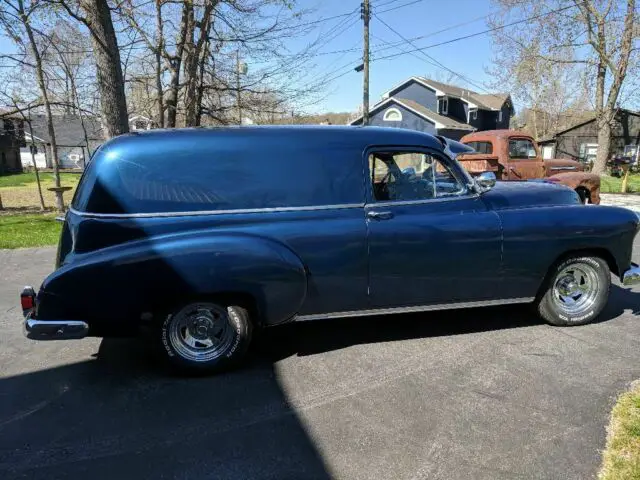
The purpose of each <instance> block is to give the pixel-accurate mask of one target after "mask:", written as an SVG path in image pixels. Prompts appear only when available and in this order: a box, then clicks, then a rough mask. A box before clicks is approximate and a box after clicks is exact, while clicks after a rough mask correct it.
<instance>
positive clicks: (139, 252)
mask: <svg viewBox="0 0 640 480" xmlns="http://www.w3.org/2000/svg"><path fill="white" fill-rule="evenodd" d="M306 291H307V278H306V270H305V267H304V265H303V264H302V261H301V260H300V258H299V257H298V256H297V255H295V254H294V253H293V252H292V251H291V250H290V249H289V248H288V247H287V246H285V245H283V244H281V243H279V242H276V241H274V240H271V239H268V238H263V237H258V236H253V235H246V234H224V235H220V234H215V233H208V232H207V233H203V232H199V234H194V232H190V233H187V234H173V235H164V236H158V237H151V238H147V239H144V240H140V241H135V242H128V243H125V244H121V245H117V246H114V247H109V248H106V249H102V250H97V251H94V252H90V253H86V254H76V255H75V257H74V259H73V261H72V262H71V263H69V264H66V265H64V266H62V267H61V268H59V269H58V270H56V271H55V272H54V273H53V274H51V275H50V276H49V277H48V278H47V279H46V280H45V282H44V283H43V285H42V288H41V291H40V293H39V295H38V312H37V315H38V318H41V319H46V318H51V319H54V318H55V316H59V315H61V314H63V313H64V315H65V318H66V319H76V318H77V319H78V320H85V321H90V322H91V321H92V322H97V323H100V322H108V323H118V322H131V321H136V320H139V319H140V318H141V316H145V315H147V316H148V315H149V313H151V314H153V313H155V312H158V311H161V310H162V309H163V308H166V307H168V306H175V305H176V304H177V303H180V301H181V300H184V299H185V298H193V297H198V298H203V297H211V296H216V295H220V294H242V295H248V296H250V297H251V298H252V299H253V300H254V301H255V303H256V307H257V310H258V312H259V316H260V319H261V322H262V323H264V324H276V323H281V322H283V321H286V320H287V319H288V318H290V317H292V316H293V315H294V314H295V313H297V312H298V310H299V309H300V306H301V305H302V303H303V302H304V299H305V296H306ZM54 299H55V300H54Z"/></svg>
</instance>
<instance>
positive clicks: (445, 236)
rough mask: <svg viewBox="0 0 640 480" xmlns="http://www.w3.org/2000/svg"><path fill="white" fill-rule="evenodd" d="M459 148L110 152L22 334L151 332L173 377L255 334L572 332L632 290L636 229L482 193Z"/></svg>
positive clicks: (329, 145)
mask: <svg viewBox="0 0 640 480" xmlns="http://www.w3.org/2000/svg"><path fill="white" fill-rule="evenodd" d="M453 150H454V149H453V148H452V145H451V144H448V143H447V142H446V141H445V140H444V139H442V138H436V137H433V136H431V135H427V134H423V133H419V132H415V131H408V130H401V129H384V128H374V127H365V128H362V127H248V128H219V129H185V130H172V131H150V132H144V133H133V134H128V135H123V136H120V137H117V138H114V139H112V140H110V141H109V142H107V143H105V144H104V145H102V147H101V148H100V149H99V150H98V151H97V152H96V154H95V156H94V158H93V160H92V162H91V163H90V165H89V166H88V168H87V170H86V172H85V174H84V176H83V177H82V180H81V182H80V185H79V187H78V190H77V192H76V194H75V197H74V199H73V202H72V206H71V208H70V209H69V212H68V213H67V215H66V219H65V222H64V227H63V231H62V235H61V238H60V244H59V249H58V257H57V268H56V270H55V271H54V272H53V273H52V274H51V275H49V276H48V277H47V278H46V279H45V280H44V282H43V283H42V286H41V287H40V290H39V292H38V294H37V296H36V295H35V293H34V290H33V288H31V287H26V288H25V290H24V291H23V292H22V298H21V299H22V306H23V311H24V314H25V320H24V326H25V330H26V335H27V336H28V337H29V338H32V339H35V340H54V339H69V338H81V337H84V336H87V335H90V336H115V335H117V336H122V335H133V334H136V333H138V332H139V330H140V329H141V327H144V328H145V329H150V330H151V331H152V332H153V333H152V334H153V336H154V338H155V340H156V341H157V342H158V345H159V346H160V347H161V348H160V350H161V351H162V352H163V355H165V356H166V358H167V359H168V360H169V361H170V362H172V363H174V364H175V365H177V366H179V367H184V368H187V369H194V370H199V371H213V370H219V369H222V368H225V367H228V366H230V365H232V364H234V363H236V362H237V361H238V360H240V359H241V358H242V356H243V354H244V353H245V351H246V350H247V347H248V345H249V342H250V339H251V333H252V330H253V329H255V328H257V327H265V326H272V325H279V324H283V323H286V322H292V321H299V320H311V319H321V318H327V317H351V316H359V315H371V314H391V313H399V312H417V311H428V310H438V309H447V308H461V307H477V306H483V305H498V304H515V303H523V304H524V303H534V304H535V306H536V308H537V310H538V312H539V314H540V315H541V317H542V318H543V319H545V320H546V321H547V322H549V323H551V324H554V325H579V324H584V323H587V322H590V321H592V320H594V319H595V318H596V317H597V316H598V314H599V313H600V312H601V310H602V309H603V307H604V305H605V303H606V302H607V297H608V294H609V287H610V283H611V273H613V274H614V275H615V276H617V277H619V278H620V279H621V280H623V282H624V283H627V284H629V283H633V282H637V281H639V280H640V271H639V269H638V268H637V266H635V265H632V264H631V250H632V243H633V239H634V237H635V235H636V232H637V231H638V225H639V222H638V217H637V216H636V215H635V214H634V213H633V212H631V211H629V210H626V209H622V208H615V207H606V206H593V207H585V206H583V205H581V204H580V200H579V199H578V197H577V195H576V193H575V192H573V191H572V190H570V189H568V188H565V187H562V186H558V185H554V184H548V183H544V182H539V183H536V182H510V183H497V184H495V177H493V178H492V175H491V174H483V175H481V176H480V177H478V178H477V179H476V180H473V179H472V178H471V177H470V176H469V175H468V174H467V173H466V172H465V171H464V169H463V168H461V167H460V165H459V164H458V163H457V162H456V161H455V160H454V159H453V158H452V155H453ZM328 328H330V327H328Z"/></svg>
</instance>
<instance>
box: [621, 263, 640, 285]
mask: <svg viewBox="0 0 640 480" xmlns="http://www.w3.org/2000/svg"><path fill="white" fill-rule="evenodd" d="M638 283H640V267H639V266H638V265H636V264H635V263H632V264H631V268H630V269H629V270H627V271H626V272H624V275H622V284H623V285H636V284H638Z"/></svg>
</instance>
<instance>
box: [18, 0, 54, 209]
mask: <svg viewBox="0 0 640 480" xmlns="http://www.w3.org/2000/svg"><path fill="white" fill-rule="evenodd" d="M18 12H19V14H20V20H21V21H22V24H23V25H24V28H25V31H26V33H27V37H28V39H29V45H30V46H31V53H32V54H33V58H34V60H35V65H36V78H37V80H38V86H39V87H40V94H41V95H42V99H43V100H44V110H45V114H46V118H47V130H48V133H49V141H50V143H51V156H52V158H53V177H54V182H55V186H56V188H57V189H59V188H60V165H59V163H58V145H57V143H56V132H55V129H54V128H53V115H52V113H51V103H49V92H48V90H47V84H46V83H45V80H44V73H43V71H42V57H41V56H40V51H39V50H38V44H37V43H36V39H35V37H34V35H33V30H32V29H31V24H30V23H29V17H27V15H26V14H25V11H24V2H23V0H18ZM32 138H33V137H32ZM34 165H35V160H34ZM55 194H56V210H57V211H58V212H63V211H64V202H63V200H62V191H60V190H57V191H56V192H55Z"/></svg>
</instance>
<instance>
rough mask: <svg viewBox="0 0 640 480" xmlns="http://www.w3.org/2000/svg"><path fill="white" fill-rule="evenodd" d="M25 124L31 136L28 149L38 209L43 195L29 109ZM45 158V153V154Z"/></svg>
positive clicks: (41, 207)
mask: <svg viewBox="0 0 640 480" xmlns="http://www.w3.org/2000/svg"><path fill="white" fill-rule="evenodd" d="M27 125H29V136H30V137H31V145H30V146H29V151H30V152H31V161H32V162H33V171H34V172H35V174H36V184H37V185H38V198H39V199H40V210H44V209H45V204H44V197H43V196H42V185H41V184H40V172H39V171H38V165H37V164H36V154H35V149H36V144H35V143H34V141H33V127H32V126H31V110H29V120H28V121H27ZM45 158H46V155H45Z"/></svg>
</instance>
